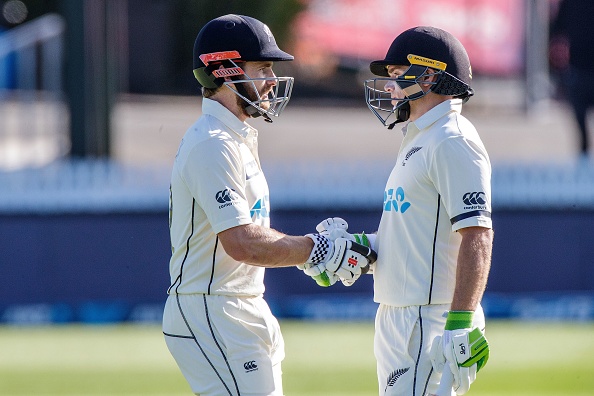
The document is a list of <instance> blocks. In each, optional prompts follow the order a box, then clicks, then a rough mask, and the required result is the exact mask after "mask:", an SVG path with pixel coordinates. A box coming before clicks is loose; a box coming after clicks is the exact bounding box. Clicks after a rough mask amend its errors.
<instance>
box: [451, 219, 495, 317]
mask: <svg viewBox="0 0 594 396" xmlns="http://www.w3.org/2000/svg"><path fill="white" fill-rule="evenodd" d="M461 233H462V242H461V244H460V251H459V254H458V267H457V271H456V287H455V290H454V297H453V300H452V305H451V310H452V311H474V310H476V308H477V306H478V304H479V303H480V301H481V299H482V297H483V293H484V291H485V288H486V286H487V279H488V276H489V270H490V267H491V252H492V248H493V230H491V229H487V228H479V227H473V228H471V229H465V230H464V231H463V232H461Z"/></svg>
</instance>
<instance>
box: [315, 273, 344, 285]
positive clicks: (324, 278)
mask: <svg viewBox="0 0 594 396" xmlns="http://www.w3.org/2000/svg"><path fill="white" fill-rule="evenodd" d="M312 278H313V279H314V280H315V281H316V283H317V284H318V286H322V287H329V286H332V285H333V284H335V283H336V282H337V280H338V278H337V277H336V275H334V274H330V273H328V272H322V273H321V274H320V275H317V276H312Z"/></svg>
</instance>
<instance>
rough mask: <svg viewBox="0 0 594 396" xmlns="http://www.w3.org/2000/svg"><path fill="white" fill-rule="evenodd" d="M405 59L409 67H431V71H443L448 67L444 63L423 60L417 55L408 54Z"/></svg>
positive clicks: (427, 59)
mask: <svg viewBox="0 0 594 396" xmlns="http://www.w3.org/2000/svg"><path fill="white" fill-rule="evenodd" d="M406 58H407V59H408V61H409V62H410V64H411V65H421V66H427V67H431V68H433V69H439V70H445V69H446V67H447V66H448V65H447V64H446V63H444V62H440V61H436V60H433V59H429V58H424V57H422V56H419V55H413V54H408V56H407V57H406Z"/></svg>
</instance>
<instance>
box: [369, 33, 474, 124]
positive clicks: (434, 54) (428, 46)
mask: <svg viewBox="0 0 594 396" xmlns="http://www.w3.org/2000/svg"><path fill="white" fill-rule="evenodd" d="M389 65H398V66H407V65H410V66H409V67H408V69H407V70H406V71H405V72H404V73H403V74H402V75H400V76H398V77H396V78H390V76H389V74H388V70H387V67H388V66H389ZM369 69H370V70H371V72H372V73H373V74H375V75H376V76H380V78H374V79H370V80H366V81H365V100H366V102H367V106H368V107H369V109H370V110H371V111H372V112H373V113H374V114H375V115H376V116H377V117H378V119H379V120H380V121H381V122H382V124H384V125H385V126H387V127H388V128H390V129H391V128H393V127H394V125H395V124H396V123H398V122H403V121H406V120H408V117H409V113H410V103H409V102H410V101H411V100H417V99H419V98H422V97H423V96H425V95H427V94H428V93H429V92H433V93H436V94H439V95H447V96H453V97H455V98H461V99H463V100H464V101H466V100H468V99H469V98H470V97H471V96H472V95H473V94H474V92H473V91H472V88H470V84H471V81H472V69H471V66H470V59H469V58H468V54H467V53H466V49H465V48H464V46H463V45H462V43H460V41H459V40H458V39H457V38H456V37H454V36H453V35H452V34H451V33H449V32H446V31H445V30H442V29H439V28H435V27H430V26H418V27H415V28H411V29H408V30H405V31H404V32H402V33H401V34H400V35H398V37H396V38H395V39H394V41H393V42H392V45H390V48H389V49H388V53H387V54H386V57H385V58H384V59H381V60H376V61H373V62H371V64H370V65H369ZM427 76H436V77H437V78H436V79H435V81H432V82H428V81H425V78H426V77H427ZM389 84H396V85H397V86H398V88H399V91H400V93H399V94H398V95H397V96H398V97H395V93H394V90H388V89H387V88H386V87H387V86H389ZM420 84H424V85H425V84H428V85H430V88H429V89H428V90H423V89H422V87H421V85H420Z"/></svg>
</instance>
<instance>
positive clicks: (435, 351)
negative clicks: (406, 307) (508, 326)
mask: <svg viewBox="0 0 594 396" xmlns="http://www.w3.org/2000/svg"><path fill="white" fill-rule="evenodd" d="M472 315H473V313H472V312H470V311H450V312H448V319H447V322H446V326H445V328H446V330H445V331H444V333H443V335H442V336H437V337H435V339H434V340H433V344H432V345H431V352H430V354H431V362H432V364H433V369H434V370H435V371H437V372H439V373H441V372H442V371H443V370H444V367H446V364H447V366H448V367H449V369H450V370H451V372H452V374H453V376H454V385H453V388H454V391H455V392H456V394H457V395H463V394H465V393H466V392H468V390H469V389H470V385H471V384H472V383H473V382H474V381H475V380H476V374H477V373H478V372H479V370H480V369H481V368H483V367H484V366H485V364H487V360H488V359H489V343H488V342H487V339H486V338H485V335H484V334H483V332H482V331H481V329H479V328H478V327H475V328H471V327H472Z"/></svg>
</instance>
